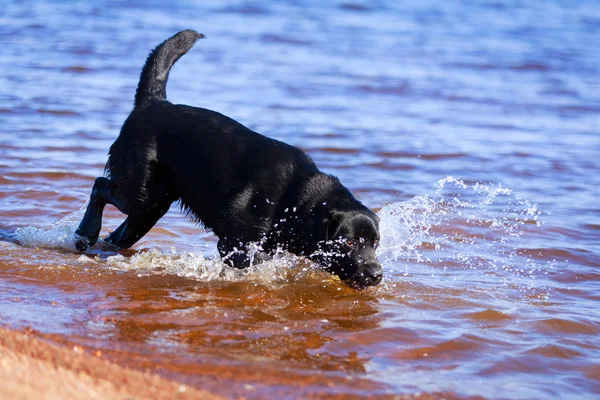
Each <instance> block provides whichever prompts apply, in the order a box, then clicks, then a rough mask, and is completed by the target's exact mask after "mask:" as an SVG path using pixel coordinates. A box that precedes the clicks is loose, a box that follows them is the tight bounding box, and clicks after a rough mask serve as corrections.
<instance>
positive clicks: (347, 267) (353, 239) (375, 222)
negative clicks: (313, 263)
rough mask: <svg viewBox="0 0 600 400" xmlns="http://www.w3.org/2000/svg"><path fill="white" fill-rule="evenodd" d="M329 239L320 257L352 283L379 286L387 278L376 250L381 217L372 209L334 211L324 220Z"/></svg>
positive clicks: (330, 270)
mask: <svg viewBox="0 0 600 400" xmlns="http://www.w3.org/2000/svg"><path fill="white" fill-rule="evenodd" d="M323 233H324V236H325V240H323V241H321V242H320V249H319V250H320V251H318V252H317V254H315V256H314V257H312V258H314V259H316V260H317V261H318V262H319V263H320V264H322V265H323V266H324V267H325V269H326V270H327V271H329V272H331V273H333V274H335V275H337V276H339V277H340V279H341V280H342V281H344V282H345V283H346V284H347V285H348V286H351V287H353V288H356V289H363V288H366V287H368V286H375V285H377V284H378V283H379V282H381V279H382V277H383V271H382V269H381V265H380V264H379V262H378V261H377V256H376V255H375V249H376V248H377V244H378V243H379V218H378V217H377V216H376V215H375V214H374V213H373V212H372V211H371V210H368V209H364V210H362V209H361V210H351V211H337V210H334V211H331V212H330V213H329V215H328V216H327V218H326V220H325V221H324V232H323Z"/></svg>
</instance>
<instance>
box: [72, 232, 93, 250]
mask: <svg viewBox="0 0 600 400" xmlns="http://www.w3.org/2000/svg"><path fill="white" fill-rule="evenodd" d="M75 248H76V249H77V250H79V251H86V250H87V249H89V248H90V240H89V239H88V238H86V237H83V236H79V235H75Z"/></svg>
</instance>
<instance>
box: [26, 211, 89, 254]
mask: <svg viewBox="0 0 600 400" xmlns="http://www.w3.org/2000/svg"><path fill="white" fill-rule="evenodd" d="M86 207H87V203H86V204H84V205H83V207H82V208H81V209H80V210H78V211H75V212H73V213H71V214H69V215H67V216H66V217H64V218H62V219H60V220H59V221H57V222H55V223H54V224H52V227H51V228H50V229H42V228H36V227H35V226H27V227H24V228H18V229H17V230H16V231H15V239H16V240H17V241H18V242H19V243H20V244H21V245H23V246H25V247H39V248H45V249H62V250H72V251H75V250H76V249H75V240H76V236H75V230H76V229H77V227H78V226H79V222H81V220H82V219H83V214H84V213H85V208H86Z"/></svg>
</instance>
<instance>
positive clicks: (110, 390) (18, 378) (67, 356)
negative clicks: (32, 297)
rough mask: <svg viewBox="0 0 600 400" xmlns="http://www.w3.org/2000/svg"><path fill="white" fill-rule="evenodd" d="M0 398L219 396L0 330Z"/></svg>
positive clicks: (21, 333)
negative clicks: (0, 383)
mask: <svg viewBox="0 0 600 400" xmlns="http://www.w3.org/2000/svg"><path fill="white" fill-rule="evenodd" d="M0 382H2V386H3V387H2V389H0V390H1V392H2V395H1V397H2V399H150V398H151V399H219V398H221V397H219V396H215V395H213V394H211V393H209V392H206V391H202V390H198V389H195V388H192V387H189V386H186V385H182V384H180V383H178V382H173V381H169V380H168V379H164V378H161V377H159V376H158V375H154V374H150V373H144V372H140V371H136V370H132V369H128V368H124V367H121V366H118V365H116V364H114V363H111V362H108V361H106V360H103V359H102V358H101V356H100V357H99V356H95V355H92V354H88V353H86V352H84V351H83V350H82V349H80V348H78V347H73V348H68V347H61V346H57V345H54V344H50V343H48V342H45V341H44V340H41V339H38V338H35V337H34V336H32V335H30V334H28V333H26V332H21V331H13V330H8V329H1V328H0Z"/></svg>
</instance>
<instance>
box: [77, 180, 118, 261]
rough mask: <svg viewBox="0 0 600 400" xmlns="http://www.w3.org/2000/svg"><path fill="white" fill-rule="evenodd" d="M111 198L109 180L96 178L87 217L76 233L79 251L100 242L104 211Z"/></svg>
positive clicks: (85, 216)
mask: <svg viewBox="0 0 600 400" xmlns="http://www.w3.org/2000/svg"><path fill="white" fill-rule="evenodd" d="M110 197H111V193H110V189H109V181H108V179H107V178H103V177H100V178H96V181H95V182H94V187H93V188H92V194H91V195H90V201H89V203H88V206H87V209H86V210H85V215H84V217H83V220H82V221H81V223H80V224H79V228H77V231H75V233H76V234H77V235H78V238H77V240H76V242H75V247H76V248H77V250H79V251H84V250H86V249H87V248H88V247H90V246H93V245H94V243H96V241H97V240H98V235H100V228H101V227H102V211H103V210H104V207H105V206H106V204H107V203H110Z"/></svg>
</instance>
